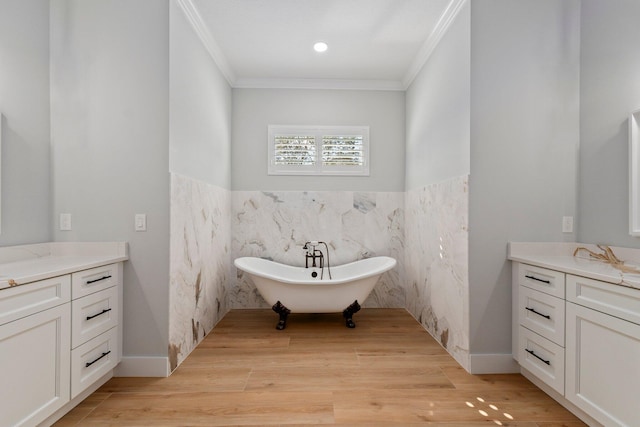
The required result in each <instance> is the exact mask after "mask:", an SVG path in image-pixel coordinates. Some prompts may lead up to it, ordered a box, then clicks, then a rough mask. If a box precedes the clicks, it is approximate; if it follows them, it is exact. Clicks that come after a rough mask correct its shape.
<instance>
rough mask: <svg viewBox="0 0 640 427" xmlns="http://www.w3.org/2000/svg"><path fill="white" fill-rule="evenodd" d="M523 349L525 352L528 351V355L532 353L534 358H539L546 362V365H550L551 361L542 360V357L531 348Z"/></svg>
mask: <svg viewBox="0 0 640 427" xmlns="http://www.w3.org/2000/svg"><path fill="white" fill-rule="evenodd" d="M524 351H526V352H527V353H529V354H530V355H532V356H533V357H535V358H536V359H538V360H541V361H542V362H543V363H546V364H547V365H549V366H551V362H550V361H548V360H544V359H543V358H542V357H540V356H538V355H537V354H536V353H535V352H534V351H533V350H529V349H528V348H525V349H524Z"/></svg>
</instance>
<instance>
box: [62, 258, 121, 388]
mask: <svg viewBox="0 0 640 427" xmlns="http://www.w3.org/2000/svg"><path fill="white" fill-rule="evenodd" d="M121 277H122V263H117V264H110V265H106V266H102V267H97V268H93V269H90V270H84V271H80V272H77V273H73V274H72V278H71V282H72V292H71V294H72V302H71V313H72V321H71V349H72V350H71V398H74V397H76V396H77V395H78V394H80V393H81V392H82V391H84V390H85V389H86V388H87V387H89V386H90V385H91V384H93V383H94V382H95V381H96V380H98V379H100V378H101V377H102V376H103V375H105V374H107V373H108V372H110V371H111V370H112V369H113V368H115V366H116V365H117V364H118V363H119V362H120V359H121V345H120V341H121V340H120V339H119V335H120V334H119V333H118V325H119V324H121V323H122V322H121V321H120V302H119V301H120V300H121V292H122V286H119V284H120V283H121Z"/></svg>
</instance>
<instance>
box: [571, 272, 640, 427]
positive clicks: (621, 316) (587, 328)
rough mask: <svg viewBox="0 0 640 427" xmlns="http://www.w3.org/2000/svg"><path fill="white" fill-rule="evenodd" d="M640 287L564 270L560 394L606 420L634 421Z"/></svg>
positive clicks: (638, 390)
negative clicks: (563, 370)
mask: <svg viewBox="0 0 640 427" xmlns="http://www.w3.org/2000/svg"><path fill="white" fill-rule="evenodd" d="M639 362H640V290H638V289H629V288H626V287H624V286H616V285H612V284H609V283H604V282H600V281H597V280H592V279H587V278H584V277H579V276H572V275H568V276H567V346H566V367H567V369H566V387H565V388H566V393H565V396H566V398H567V399H568V400H569V401H570V402H572V403H573V404H575V405H576V406H577V407H579V408H580V409H582V410H583V411H585V412H586V413H587V414H589V415H591V416H592V417H593V418H595V419H596V420H598V421H599V422H601V423H602V424H604V425H607V426H640V410H639V409H638V396H640V365H639Z"/></svg>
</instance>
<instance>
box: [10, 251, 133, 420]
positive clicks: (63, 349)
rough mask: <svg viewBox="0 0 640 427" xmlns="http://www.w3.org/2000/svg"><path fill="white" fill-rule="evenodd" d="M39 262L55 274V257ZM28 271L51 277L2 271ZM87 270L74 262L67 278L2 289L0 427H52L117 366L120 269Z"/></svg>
mask: <svg viewBox="0 0 640 427" xmlns="http://www.w3.org/2000/svg"><path fill="white" fill-rule="evenodd" d="M54 261H55V260H54ZM60 262H61V263H64V259H62V261H60ZM40 263H41V264H42V265H44V266H45V267H46V268H47V270H45V271H50V270H51V267H50V265H51V264H53V262H52V260H51V258H48V259H43V260H40ZM33 264H34V265H36V266H37V265H38V264H37V262H36V261H34V262H33ZM71 264H73V265H79V266H80V267H77V269H78V270H77V271H74V268H72V267H69V265H71ZM93 264H94V265H95V262H94V263H93ZM85 265H86V264H85ZM24 266H27V267H28V269H33V270H34V273H33V274H34V277H36V276H37V275H46V274H48V273H41V272H40V271H42V270H44V269H43V268H41V269H40V270H38V269H37V268H33V267H32V266H31V264H30V263H19V264H13V265H10V266H9V267H6V265H5V268H6V269H7V270H11V268H13V269H14V270H15V271H20V269H21V268H25V269H27V267H24ZM82 266H83V264H82V263H81V262H79V263H78V262H77V261H76V260H75V259H74V260H73V263H71V262H68V263H67V264H66V265H64V267H62V268H63V271H66V272H67V274H64V275H61V276H56V277H52V278H47V279H43V280H37V281H34V282H29V281H25V282H24V283H19V285H17V286H13V287H9V288H5V289H0V426H3V427H4V426H21V427H25V426H39V425H40V426H42V425H44V426H49V425H51V424H52V423H53V422H55V421H56V420H57V419H59V418H60V417H61V416H62V415H64V414H65V413H66V412H68V411H69V410H70V409H72V408H73V407H74V406H75V405H77V404H78V403H80V401H82V399H84V398H85V397H86V396H87V395H88V393H90V392H92V391H93V390H95V389H96V388H97V387H99V386H100V385H102V384H103V383H104V382H106V381H107V380H108V379H109V378H110V377H111V376H112V375H113V368H115V366H116V365H117V364H118V363H119V362H120V360H121V358H122V345H121V343H122V310H121V305H122V292H123V283H122V276H123V274H122V272H123V264H122V262H115V263H110V264H106V265H102V266H97V267H92V268H84V269H82Z"/></svg>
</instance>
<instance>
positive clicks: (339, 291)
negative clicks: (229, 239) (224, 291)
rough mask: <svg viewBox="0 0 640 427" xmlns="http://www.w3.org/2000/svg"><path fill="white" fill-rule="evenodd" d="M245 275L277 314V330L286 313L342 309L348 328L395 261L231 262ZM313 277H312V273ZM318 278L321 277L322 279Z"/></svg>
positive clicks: (242, 260)
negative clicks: (332, 263)
mask: <svg viewBox="0 0 640 427" xmlns="http://www.w3.org/2000/svg"><path fill="white" fill-rule="evenodd" d="M234 264H235V266H236V267H237V268H239V269H240V270H242V271H244V272H245V273H248V274H249V277H251V279H252V281H253V283H254V284H255V285H256V288H257V289H258V291H259V292H260V295H262V297H263V298H264V299H265V300H266V301H267V303H268V304H270V305H272V308H273V310H274V311H275V312H276V313H278V314H279V315H280V321H279V322H278V326H277V329H284V328H285V326H286V321H287V316H288V315H289V313H291V312H294V313H337V312H342V314H343V316H344V318H345V319H346V321H347V326H348V327H351V328H353V327H355V323H353V320H352V316H353V314H354V313H355V312H357V311H358V310H359V309H360V305H359V303H358V301H360V302H364V300H365V299H366V298H367V297H368V296H369V294H370V293H371V291H372V290H373V287H374V286H375V285H376V283H377V282H378V279H379V278H380V276H381V275H382V273H384V272H386V271H388V270H391V269H392V268H393V267H395V265H396V260H395V259H393V258H390V257H387V256H378V257H373V258H367V259H363V260H360V261H355V262H351V263H348V264H343V265H338V266H332V267H331V279H329V274H328V272H327V268H326V267H325V269H324V271H322V272H321V271H320V269H318V268H315V269H314V268H305V267H293V266H290V265H285V264H280V263H277V262H275V261H269V260H266V259H262V258H255V257H243V258H237V259H236V260H235V261H234ZM314 272H315V273H316V274H317V277H312V274H313V273H314ZM320 277H323V278H322V279H321V278H320Z"/></svg>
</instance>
